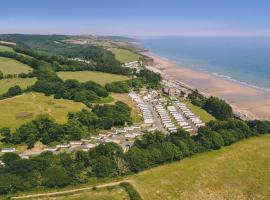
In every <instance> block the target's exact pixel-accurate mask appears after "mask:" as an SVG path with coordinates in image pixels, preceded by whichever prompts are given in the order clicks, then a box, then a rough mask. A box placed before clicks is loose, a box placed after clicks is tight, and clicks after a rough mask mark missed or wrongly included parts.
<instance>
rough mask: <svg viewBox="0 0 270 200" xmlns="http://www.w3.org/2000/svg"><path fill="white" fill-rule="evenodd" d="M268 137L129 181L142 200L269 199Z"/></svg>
mask: <svg viewBox="0 0 270 200" xmlns="http://www.w3.org/2000/svg"><path fill="white" fill-rule="evenodd" d="M269 150H270V136H269V135H265V136H260V137H254V138H251V139H247V140H244V141H241V142H238V143H236V144H233V145H232V146H230V147H226V148H223V149H221V150H219V151H212V152H207V153H202V154H198V155H195V156H193V157H191V158H187V159H184V160H182V161H179V162H175V163H171V164H167V165H164V166H160V167H157V168H154V169H151V170H147V171H145V172H142V173H139V174H137V175H134V176H131V177H129V179H131V180H133V185H134V186H135V188H136V189H137V191H138V192H139V193H140V194H141V195H142V197H143V198H144V199H145V200H148V199H149V200H152V199H153V200H154V199H155V200H156V199H162V200H165V199H196V200H197V199H200V200H203V199H207V200H208V199H210V200H211V199H213V200H219V199H269V197H270V187H269V184H270V154H269Z"/></svg>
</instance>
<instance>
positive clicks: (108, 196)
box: [39, 186, 129, 200]
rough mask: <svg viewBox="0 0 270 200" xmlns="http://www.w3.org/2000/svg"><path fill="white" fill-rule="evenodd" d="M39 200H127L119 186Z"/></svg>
mask: <svg viewBox="0 0 270 200" xmlns="http://www.w3.org/2000/svg"><path fill="white" fill-rule="evenodd" d="M39 199H40V200H45V199H46V200H128V199H129V197H128V194H127V193H126V191H125V190H124V189H123V188H121V187H120V186H114V187H109V188H98V189H96V190H88V191H84V192H77V193H76V192H75V193H73V194H67V195H61V196H53V197H46V198H39Z"/></svg>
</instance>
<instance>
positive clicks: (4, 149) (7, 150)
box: [1, 148, 16, 153]
mask: <svg viewBox="0 0 270 200" xmlns="http://www.w3.org/2000/svg"><path fill="white" fill-rule="evenodd" d="M1 152H2V153H12V152H16V149H15V148H3V149H1Z"/></svg>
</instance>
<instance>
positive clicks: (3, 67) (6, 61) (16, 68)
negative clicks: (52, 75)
mask: <svg viewBox="0 0 270 200" xmlns="http://www.w3.org/2000/svg"><path fill="white" fill-rule="evenodd" d="M0 71H2V72H3V73H4V74H19V73H23V72H24V73H28V72H30V71H32V69H31V68H30V67H29V66H27V65H25V64H23V63H21V62H18V61H17V60H14V59H11V58H4V57H0Z"/></svg>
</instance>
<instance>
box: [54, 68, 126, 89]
mask: <svg viewBox="0 0 270 200" xmlns="http://www.w3.org/2000/svg"><path fill="white" fill-rule="evenodd" d="M57 74H58V76H59V77H60V78H62V79H63V80H67V79H76V80H78V81H80V82H86V81H94V82H96V83H98V84H100V85H103V86H104V85H105V84H106V83H111V82H114V81H124V80H128V79H129V77H127V76H123V75H117V74H109V73H103V72H92V71H80V72H58V73H57Z"/></svg>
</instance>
